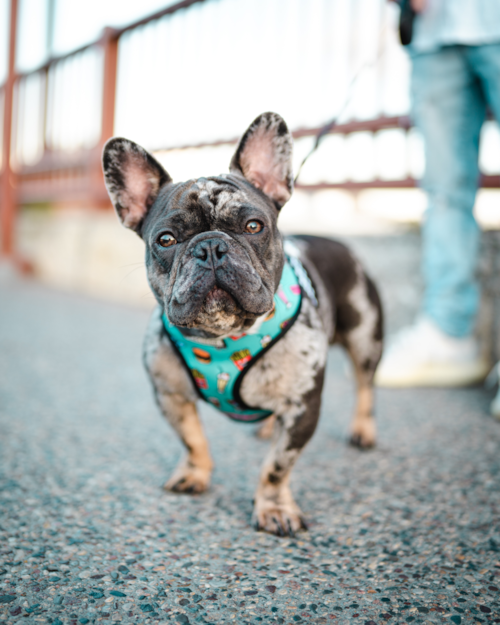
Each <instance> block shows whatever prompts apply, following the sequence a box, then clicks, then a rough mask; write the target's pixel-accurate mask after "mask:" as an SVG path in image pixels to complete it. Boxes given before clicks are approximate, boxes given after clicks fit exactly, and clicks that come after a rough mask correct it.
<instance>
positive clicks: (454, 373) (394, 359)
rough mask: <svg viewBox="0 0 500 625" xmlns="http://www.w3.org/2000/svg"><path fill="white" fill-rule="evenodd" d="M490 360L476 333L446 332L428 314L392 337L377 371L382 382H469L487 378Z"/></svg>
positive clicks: (378, 381) (392, 384) (394, 384)
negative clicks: (482, 353)
mask: <svg viewBox="0 0 500 625" xmlns="http://www.w3.org/2000/svg"><path fill="white" fill-rule="evenodd" d="M488 370H489V366H488V363H487V362H486V361H485V360H484V359H483V358H481V357H480V355H479V349H478V345H477V341H476V340H475V338H474V337H473V336H467V337H464V338H456V337H454V336H449V335H448V334H445V333H444V332H443V331H442V330H441V329H440V328H438V326H437V325H436V324H435V323H434V322H433V321H431V320H430V319H428V318H426V317H421V318H420V319H419V320H418V321H417V323H415V325H413V326H410V327H409V328H405V329H404V330H401V331H400V332H399V333H398V334H397V335H395V336H394V338H393V340H392V341H389V346H388V348H387V349H386V350H385V351H384V354H383V356H382V360H381V361H380V364H379V366H378V369H377V372H376V374H375V384H377V385H378V386H389V387H405V386H468V385H469V384H475V383H477V382H481V381H482V380H484V378H485V377H486V375H487V374H488Z"/></svg>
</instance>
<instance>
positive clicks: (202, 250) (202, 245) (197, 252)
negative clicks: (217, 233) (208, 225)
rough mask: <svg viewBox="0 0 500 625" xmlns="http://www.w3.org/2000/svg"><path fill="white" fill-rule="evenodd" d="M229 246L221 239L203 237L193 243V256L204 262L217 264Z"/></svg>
mask: <svg viewBox="0 0 500 625" xmlns="http://www.w3.org/2000/svg"><path fill="white" fill-rule="evenodd" d="M228 250H229V246H228V244H227V243H226V242H225V241H223V240H222V239H204V240H203V241H200V242H199V243H198V244H197V245H195V247H194V249H193V256H194V257H195V258H199V259H200V260H202V261H204V262H207V261H208V262H211V263H213V265H217V264H218V261H220V260H221V259H222V258H223V257H224V256H225V255H226V254H227V252H228Z"/></svg>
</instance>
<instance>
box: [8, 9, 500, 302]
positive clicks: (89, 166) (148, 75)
mask: <svg viewBox="0 0 500 625" xmlns="http://www.w3.org/2000/svg"><path fill="white" fill-rule="evenodd" d="M398 11H399V9H398V8H397V6H396V5H394V3H389V2H387V1H386V0H184V1H183V2H180V3H168V2H166V1H165V0H142V1H141V2H140V3H138V2H133V1H132V0H87V1H86V2H85V3H82V2H74V0H0V85H2V86H1V87H0V118H1V119H2V120H3V122H2V125H1V127H0V135H1V142H2V146H3V149H2V157H1V167H2V176H1V180H2V192H1V205H0V207H1V222H0V229H1V236H2V254H3V258H4V260H5V259H7V260H8V259H11V261H12V262H13V263H15V264H18V265H19V266H21V267H23V268H24V269H28V270H30V271H33V272H34V274H35V275H36V276H37V277H38V278H39V279H40V280H42V281H43V282H45V283H48V284H51V285H53V286H56V287H58V288H65V289H69V290H76V291H81V292H85V293H89V294H92V295H98V296H102V297H106V298H110V299H115V300H118V301H124V302H131V303H138V304H140V305H147V306H150V305H151V301H152V300H151V297H150V295H149V289H148V286H147V284H146V280H145V272H144V263H143V246H142V243H141V241H140V240H139V239H138V238H137V237H135V236H134V235H133V234H132V233H130V232H127V231H125V230H124V229H122V228H121V227H120V226H119V224H118V221H117V219H116V217H115V216H114V213H113V211H112V208H111V205H110V204H109V201H108V199H107V195H106V192H105V189H104V185H103V180H102V174H101V171H100V153H101V150H102V145H103V144H104V142H105V141H106V140H107V139H108V138H109V137H110V136H112V135H122V136H125V137H127V138H130V139H132V140H134V141H136V142H138V143H139V144H141V145H143V146H144V147H145V148H147V149H148V150H151V151H152V152H154V154H155V156H156V157H157V158H158V159H159V160H160V161H161V162H162V163H163V164H164V166H165V167H166V168H167V170H168V171H169V173H170V174H171V175H172V177H173V178H174V180H181V179H186V178H190V177H195V176H200V175H211V174H218V173H221V172H223V171H227V169H228V163H229V160H230V158H231V154H232V152H233V150H234V148H235V142H236V140H237V138H238V136H239V135H241V133H242V132H243V131H244V130H245V129H246V127H247V126H248V125H249V124H250V122H251V121H252V120H253V119H254V118H255V117H256V116H257V115H258V114H259V113H261V112H263V111H266V110H274V111H277V112H279V113H280V114H281V115H282V116H283V117H284V118H285V120H286V121H287V123H288V125H289V127H290V128H291V129H292V130H293V131H294V137H295V164H296V167H297V166H298V165H299V163H300V162H301V160H302V159H303V157H304V156H305V154H307V153H308V152H309V150H310V149H311V147H312V145H313V142H314V137H315V135H316V133H317V132H318V130H319V129H320V128H321V127H322V126H323V125H324V124H325V123H327V122H328V121H330V120H331V119H332V118H334V117H336V116H338V120H337V122H338V123H337V125H336V126H335V127H334V128H333V129H332V131H331V132H330V133H329V134H328V135H327V136H326V138H325V139H324V141H323V142H322V144H321V145H320V147H319V149H318V150H317V152H315V153H314V155H313V156H312V157H311V158H310V159H309V161H308V162H307V164H306V165H305V167H304V168H303V170H302V173H301V175H300V179H299V181H298V184H297V187H296V192H295V194H294V196H293V198H292V200H291V201H290V203H289V204H288V205H287V206H286V207H285V209H284V210H283V212H282V215H281V216H280V225H281V229H282V230H283V231H284V232H289V233H293V232H310V233H315V234H324V235H327V236H335V235H337V236H341V237H342V236H347V237H352V236H354V235H355V236H358V237H359V236H361V237H374V236H378V237H384V238H386V237H390V236H396V235H398V234H400V233H401V232H406V231H408V229H411V228H414V227H415V226H416V225H418V223H419V221H420V219H421V216H422V213H423V211H424V210H425V198H424V195H423V194H422V193H421V192H420V191H419V190H418V189H417V188H416V185H417V181H418V179H419V177H420V176H421V174H422V171H423V167H424V154H423V146H422V142H421V139H420V137H419V135H418V133H417V132H416V131H415V130H414V129H413V128H412V124H411V120H410V117H409V62H408V58H407V55H406V53H405V51H404V49H403V48H402V47H401V45H400V44H399V40H398V35H397V21H398ZM9 62H10V71H9ZM346 103H347V104H346ZM480 162H481V171H482V173H483V179H482V187H483V188H482V190H481V192H480V193H479V195H478V200H477V205H476V214H477V217H478V220H479V221H480V223H481V225H482V226H483V228H485V229H488V228H498V227H500V211H498V208H497V207H498V205H499V201H500V197H499V196H500V191H499V188H500V134H499V131H498V127H497V125H496V123H495V122H492V121H487V122H486V123H485V124H484V127H483V137H482V143H481V157H480ZM416 247H417V246H416ZM4 265H5V262H4Z"/></svg>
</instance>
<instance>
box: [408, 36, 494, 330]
mask: <svg viewBox="0 0 500 625" xmlns="http://www.w3.org/2000/svg"><path fill="white" fill-rule="evenodd" d="M412 96H413V115H414V119H415V122H416V125H417V127H418V128H419V130H420V131H421V132H422V135H423V137H424V143H425V156H426V170H425V175H424V179H423V181H422V187H423V188H424V190H425V191H426V192H427V195H428V201H429V205H428V209H427V211H426V214H425V218H424V224H423V228H422V268H423V275H424V282H425V294H424V301H423V313H424V315H425V316H426V317H428V318H430V319H431V320H432V321H433V322H434V323H435V324H436V325H437V326H438V328H439V329H440V330H442V331H443V332H444V333H446V334H447V335H450V336H453V337H464V336H468V335H470V334H472V332H473V329H474V324H475V320H476V315H477V310H478V305H479V290H478V285H477V282H476V279H475V271H476V264H477V256H478V249H479V236H480V233H479V228H478V226H477V224H476V222H475V219H474V216H473V213H472V211H473V207H474V200H475V194H476V188H477V181H478V176H479V170H478V151H479V134H480V130H481V125H482V122H483V119H484V115H485V101H484V96H483V92H482V88H481V84H480V82H479V80H478V79H477V78H476V76H475V75H474V72H473V71H472V69H471V66H470V64H469V62H468V60H467V55H466V50H465V48H464V47H463V46H449V47H445V48H441V49H440V50H438V51H436V52H432V53H428V54H420V55H416V56H415V57H414V58H413V76H412Z"/></svg>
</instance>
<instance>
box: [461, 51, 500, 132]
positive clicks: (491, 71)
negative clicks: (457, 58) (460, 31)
mask: <svg viewBox="0 0 500 625" xmlns="http://www.w3.org/2000/svg"><path fill="white" fill-rule="evenodd" d="M466 54H467V60H468V62H469V64H470V66H471V68H472V69H473V71H474V72H475V74H476V76H477V77H478V78H479V80H480V82H481V86H482V90H483V93H484V95H485V98H486V102H487V104H488V106H489V107H490V109H491V111H492V112H493V115H494V116H495V118H496V120H497V121H498V123H500V42H498V43H492V44H488V45H483V46H470V47H468V48H467V49H466Z"/></svg>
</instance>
